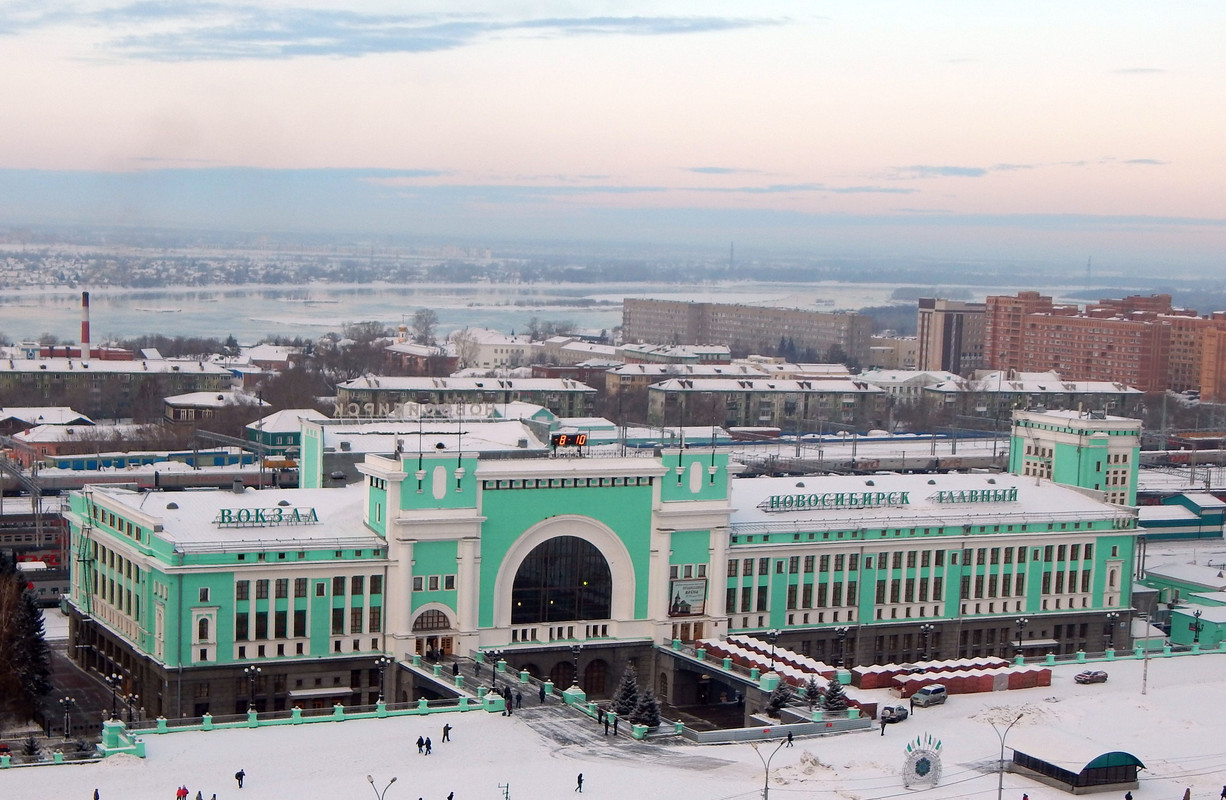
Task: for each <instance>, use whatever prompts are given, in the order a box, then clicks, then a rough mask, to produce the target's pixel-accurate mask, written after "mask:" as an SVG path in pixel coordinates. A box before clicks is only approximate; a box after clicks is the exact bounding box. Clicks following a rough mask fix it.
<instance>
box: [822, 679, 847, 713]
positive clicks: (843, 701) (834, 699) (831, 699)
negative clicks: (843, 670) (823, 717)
mask: <svg viewBox="0 0 1226 800" xmlns="http://www.w3.org/2000/svg"><path fill="white" fill-rule="evenodd" d="M822 708H824V709H826V710H827V711H846V710H847V695H846V694H845V693H844V692H843V684H841V683H839V679H838V676H835V677H832V678H831V679H830V682H829V683H827V684H826V696H825V697H824V698H822Z"/></svg>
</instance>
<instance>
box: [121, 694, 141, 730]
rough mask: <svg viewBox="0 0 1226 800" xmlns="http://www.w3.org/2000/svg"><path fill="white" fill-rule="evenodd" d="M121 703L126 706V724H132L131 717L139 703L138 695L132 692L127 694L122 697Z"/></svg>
mask: <svg viewBox="0 0 1226 800" xmlns="http://www.w3.org/2000/svg"><path fill="white" fill-rule="evenodd" d="M123 701H124V702H125V703H127V704H128V724H129V725H131V724H132V717H133V716H134V712H135V711H136V704H137V703H139V702H140V695H139V694H136V693H134V692H128V693H127V694H125V695H124V696H123Z"/></svg>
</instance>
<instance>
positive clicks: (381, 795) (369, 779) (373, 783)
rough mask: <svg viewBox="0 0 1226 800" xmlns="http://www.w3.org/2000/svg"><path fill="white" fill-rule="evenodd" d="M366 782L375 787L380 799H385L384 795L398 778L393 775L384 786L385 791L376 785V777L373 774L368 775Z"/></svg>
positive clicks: (376, 794) (372, 787)
mask: <svg viewBox="0 0 1226 800" xmlns="http://www.w3.org/2000/svg"><path fill="white" fill-rule="evenodd" d="M366 782H367V783H369V784H370V788H371V789H374V791H375V797H377V798H379V800H383V796H384V795H386V794H387V790H388V789H390V788H392V784H393V783H395V782H396V778H395V777H393V778H392V779H391V780H390V781H388V782H387V786H384V787H383V791H379V787H378V786H375V779H374V776H373V775H367V776H366Z"/></svg>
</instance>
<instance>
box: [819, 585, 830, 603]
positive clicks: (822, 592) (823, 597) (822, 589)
mask: <svg viewBox="0 0 1226 800" xmlns="http://www.w3.org/2000/svg"><path fill="white" fill-rule="evenodd" d="M828 591H829V587H828V586H827V585H826V584H824V583H819V584H818V585H817V607H818V608H825V607H826V603H827V592H828Z"/></svg>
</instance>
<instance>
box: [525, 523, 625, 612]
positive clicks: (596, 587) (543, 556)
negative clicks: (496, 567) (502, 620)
mask: <svg viewBox="0 0 1226 800" xmlns="http://www.w3.org/2000/svg"><path fill="white" fill-rule="evenodd" d="M612 596H613V575H612V573H611V572H610V570H609V562H608V561H606V560H605V557H604V555H603V554H602V553H601V552H600V550H598V549H597V548H596V546H595V545H593V544H592V543H591V542H589V541H587V540H585V539H580V538H579V537H578V536H555V537H553V538H552V539H548V540H546V541H544V542H542V543H541V544H539V545H537V546H536V547H534V548H532V550H531V552H529V553H528V555H527V556H525V557H524V560H523V561H521V562H520V564H519V569H518V570H517V571H516V573H515V581H514V583H513V584H512V587H511V624H512V625H529V624H532V623H535V622H565V621H567V620H578V619H608V618H609V616H610V613H611V609H612Z"/></svg>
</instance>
